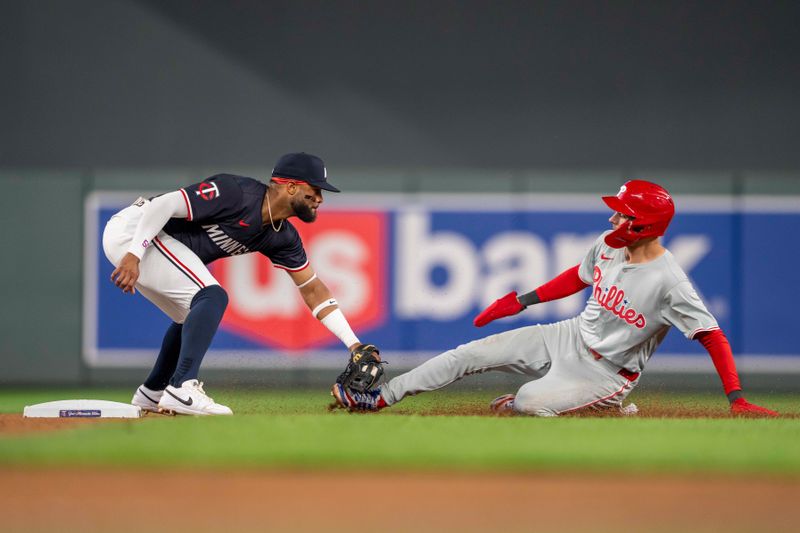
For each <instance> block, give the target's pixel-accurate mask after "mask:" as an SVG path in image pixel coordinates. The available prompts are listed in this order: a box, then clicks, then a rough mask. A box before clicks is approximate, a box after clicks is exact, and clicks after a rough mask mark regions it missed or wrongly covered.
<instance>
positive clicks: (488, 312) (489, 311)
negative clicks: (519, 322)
mask: <svg viewBox="0 0 800 533" xmlns="http://www.w3.org/2000/svg"><path fill="white" fill-rule="evenodd" d="M523 309H525V306H524V305H522V304H521V303H519V300H517V291H512V292H509V293H508V294H506V295H505V296H503V297H502V298H500V299H499V300H495V301H494V303H492V304H491V305H490V306H489V307H487V308H486V309H484V310H483V311H481V312H480V314H479V315H478V316H476V317H475V320H473V321H472V323H473V324H475V327H478V328H480V327H483V326H485V325H486V324H488V323H489V322H491V321H493V320H497V319H498V318H503V317H504V316H511V315H516V314H517V313H519V312H520V311H522V310H523Z"/></svg>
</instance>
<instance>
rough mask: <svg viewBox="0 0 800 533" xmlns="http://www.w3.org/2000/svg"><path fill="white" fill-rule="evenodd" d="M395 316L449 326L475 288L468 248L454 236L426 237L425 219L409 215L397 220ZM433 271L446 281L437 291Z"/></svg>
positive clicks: (475, 267)
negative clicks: (439, 270) (442, 273)
mask: <svg viewBox="0 0 800 533" xmlns="http://www.w3.org/2000/svg"><path fill="white" fill-rule="evenodd" d="M395 257H396V259H395V260H396V264H397V289H398V290H397V311H398V313H399V314H400V316H401V317H402V318H416V317H431V318H436V319H439V320H451V319H454V318H457V317H459V316H461V315H463V314H464V312H465V307H466V308H467V309H468V308H469V307H470V306H471V302H472V301H473V300H474V294H475V290H476V286H477V284H478V281H479V279H478V266H479V265H478V258H477V257H476V252H475V247H474V246H473V244H472V242H471V241H470V240H469V239H467V238H466V237H464V236H463V235H460V234H458V233H455V232H451V231H440V232H437V233H435V234H432V233H430V216H429V215H428V213H425V212H414V211H409V212H405V213H399V214H398V217H397V248H396V255H395ZM436 267H439V268H442V269H444V270H445V271H446V272H447V281H446V283H444V284H442V285H437V284H435V283H434V282H433V280H432V279H431V275H430V274H431V272H432V271H433V269H434V268H436Z"/></svg>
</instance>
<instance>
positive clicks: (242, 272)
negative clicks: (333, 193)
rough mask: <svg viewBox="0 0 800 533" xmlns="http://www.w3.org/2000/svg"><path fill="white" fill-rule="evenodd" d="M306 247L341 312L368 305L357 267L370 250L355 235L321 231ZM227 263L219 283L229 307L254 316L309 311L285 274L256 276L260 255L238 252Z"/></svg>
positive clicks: (366, 289)
mask: <svg viewBox="0 0 800 533" xmlns="http://www.w3.org/2000/svg"><path fill="white" fill-rule="evenodd" d="M306 248H307V252H308V256H309V263H310V264H312V265H313V266H314V270H315V271H316V272H318V274H319V277H320V279H322V280H324V282H325V284H326V285H327V286H328V287H329V288H330V289H331V292H332V293H333V294H334V295H335V296H336V300H337V301H338V302H339V306H340V307H341V308H342V310H343V311H344V312H345V313H358V312H360V311H361V310H363V309H364V308H365V307H366V306H367V305H369V303H370V297H371V292H370V282H369V279H367V277H366V276H365V274H364V268H363V266H364V264H365V263H366V262H367V261H369V260H370V251H369V249H368V248H367V246H366V245H365V244H364V242H363V241H362V240H361V239H359V238H358V236H356V235H353V234H351V233H348V232H345V231H326V232H325V233H323V234H321V235H319V236H317V237H316V238H315V239H314V240H313V241H311V243H310V245H309V246H307V247H306ZM227 261H228V263H227V264H228V268H229V269H230V271H229V275H228V276H227V279H226V280H225V286H226V289H227V290H228V291H229V293H230V296H231V298H230V302H231V304H230V305H232V306H236V308H237V310H238V311H239V312H241V313H242V314H245V315H247V316H248V317H250V318H251V319H254V320H255V319H260V318H265V317H267V318H268V317H282V318H295V317H297V316H299V315H302V314H304V313H308V312H309V311H308V309H307V306H306V305H305V303H304V302H303V299H302V297H301V296H300V293H299V291H298V290H297V287H296V286H295V284H294V282H293V281H292V279H291V277H289V276H288V275H286V274H285V273H283V272H281V271H278V270H275V269H269V277H268V279H267V280H263V279H260V276H259V262H263V261H266V259H265V258H264V257H263V256H261V255H260V254H248V255H240V256H236V257H232V258H230V259H228V260H227ZM261 268H263V264H262V265H261Z"/></svg>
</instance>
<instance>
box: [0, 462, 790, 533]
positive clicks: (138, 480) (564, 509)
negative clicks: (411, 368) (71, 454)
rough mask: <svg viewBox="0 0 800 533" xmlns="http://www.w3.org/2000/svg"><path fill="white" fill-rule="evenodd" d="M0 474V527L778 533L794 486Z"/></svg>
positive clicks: (431, 476) (573, 479) (651, 480)
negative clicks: (0, 481)
mask: <svg viewBox="0 0 800 533" xmlns="http://www.w3.org/2000/svg"><path fill="white" fill-rule="evenodd" d="M619 466H620V468H619V472H618V473H617V474H612V475H600V474H598V475H585V476H579V475H573V474H570V475H558V474H552V473H551V474H546V475H544V474H543V475H498V474H465V473H447V474H445V473H391V474H380V475H376V474H373V473H357V474H352V473H348V472H339V473H310V472H287V471H250V472H246V471H223V470H191V471H181V470H171V471H161V472H158V471H131V470H116V469H109V470H104V469H43V468H35V469H4V470H0V479H2V483H0V516H2V517H3V529H4V530H5V531H20V532H29V531H86V532H100V531H117V532H127V531H137V532H140V531H149V530H154V529H156V528H157V529H158V530H161V531H164V530H166V531H173V532H176V531H193V532H205V531H209V532H210V531H223V530H224V531H326V532H330V531H348V532H351V531H358V530H365V529H366V530H372V529H377V530H380V531H390V532H395V531H470V532H472V531H475V532H477V531H481V532H486V531H504V532H513V531H559V532H585V531H596V532H605V531H608V532H611V531H614V532H619V531H651V532H673V531H682V532H717V531H719V532H725V533H735V532H745V531H771V532H789V531H792V532H793V531H796V530H797V527H796V526H797V523H798V519H800V510H798V507H797V501H798V498H799V497H800V480H785V479H783V480H778V479H768V478H752V477H749V478H742V477H731V478H729V477H713V478H709V477H708V476H703V477H699V476H698V477H670V476H656V477H654V476H632V475H627V474H625V471H624V465H623V464H620V465H619Z"/></svg>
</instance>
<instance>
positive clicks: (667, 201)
mask: <svg viewBox="0 0 800 533" xmlns="http://www.w3.org/2000/svg"><path fill="white" fill-rule="evenodd" d="M603 201H604V202H605V203H606V205H608V207H610V208H611V209H613V210H614V211H617V212H619V213H622V214H623V215H627V216H629V217H633V220H629V221H628V222H625V223H623V224H622V225H621V226H620V227H619V228H618V229H616V230H614V231H612V232H611V233H609V234H608V235H606V238H605V241H606V244H607V245H609V246H611V247H612V248H623V247H625V246H628V245H629V244H633V243H635V242H636V241H638V240H640V239H644V238H646V237H658V236H660V235H664V232H665V231H667V226H669V222H670V220H672V216H673V215H674V214H675V204H674V203H673V202H672V197H671V196H670V195H669V193H668V192H667V190H666V189H665V188H664V187H662V186H660V185H656V184H655V183H650V182H649V181H644V180H630V181H628V182H626V183H625V184H624V185H623V186H622V187H620V188H619V192H618V193H617V195H616V196H603Z"/></svg>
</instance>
